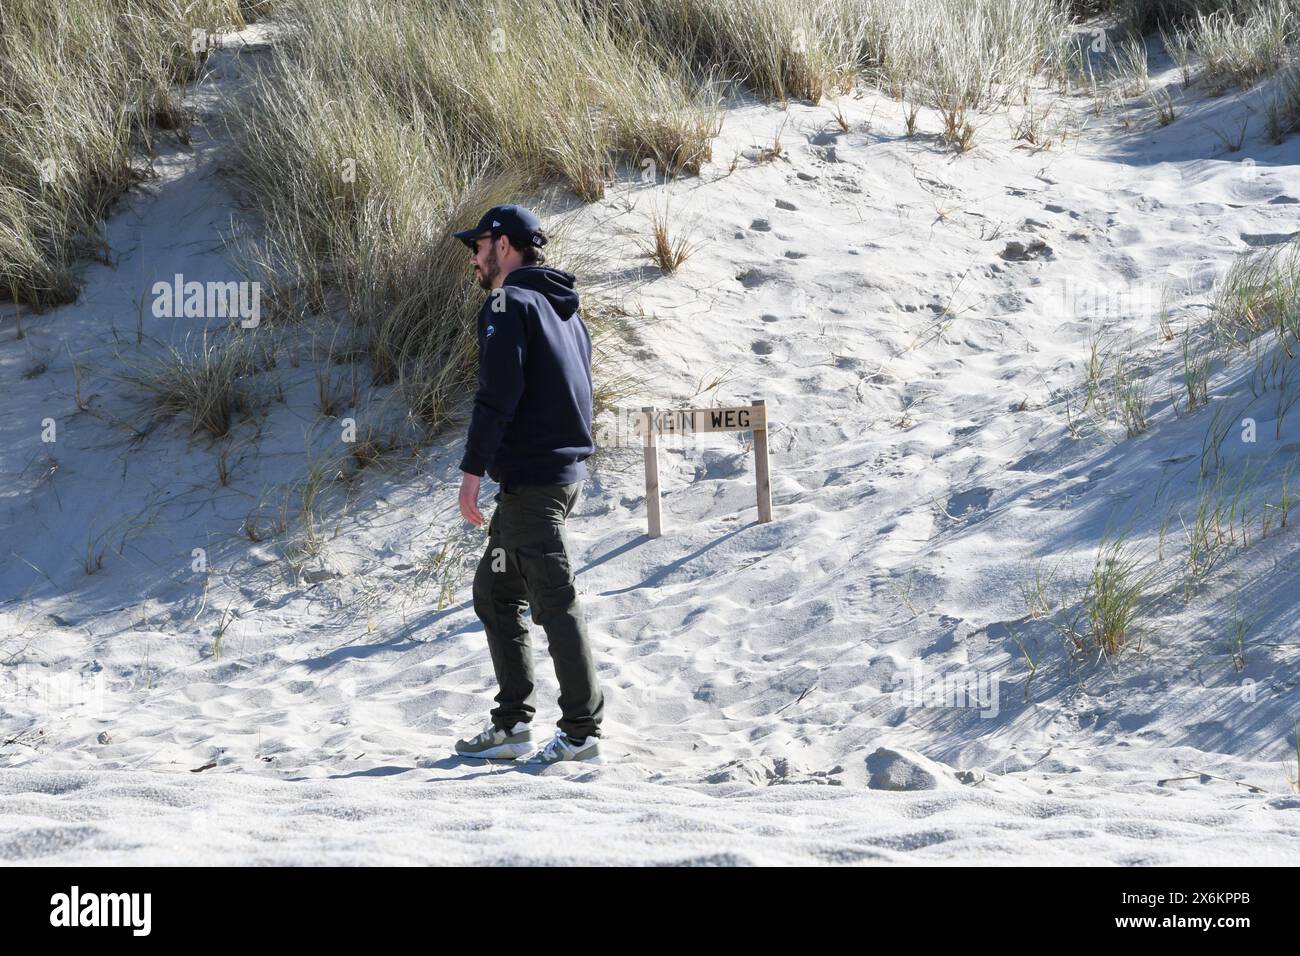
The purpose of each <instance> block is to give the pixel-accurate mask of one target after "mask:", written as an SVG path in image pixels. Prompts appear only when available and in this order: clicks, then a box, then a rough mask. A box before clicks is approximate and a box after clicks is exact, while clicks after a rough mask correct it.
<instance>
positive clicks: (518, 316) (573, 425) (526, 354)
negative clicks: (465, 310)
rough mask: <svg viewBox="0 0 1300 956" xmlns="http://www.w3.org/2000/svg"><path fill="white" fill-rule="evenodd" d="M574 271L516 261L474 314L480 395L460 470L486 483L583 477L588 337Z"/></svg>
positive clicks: (589, 446)
mask: <svg viewBox="0 0 1300 956" xmlns="http://www.w3.org/2000/svg"><path fill="white" fill-rule="evenodd" d="M573 280H574V277H573V274H572V273H570V272H563V271H561V270H559V269H553V268H551V267H550V266H520V267H519V268H517V269H514V270H513V271H511V272H510V274H509V275H507V276H506V278H505V282H504V284H503V285H502V286H501V288H499V289H496V290H493V291H492V292H490V293H488V297H487V299H486V301H484V303H483V307H482V308H481V309H479V314H478V349H479V363H478V392H477V393H476V394H475V396H474V412H473V415H472V417H471V418H470V424H469V436H468V437H467V438H466V440H465V455H464V457H463V458H462V459H461V463H460V470H461V471H464V472H468V473H469V474H471V475H480V476H481V475H482V474H483V473H484V471H486V472H487V474H488V476H489V477H490V478H492V479H493V480H494V481H497V482H501V483H506V484H512V485H514V484H520V485H567V484H571V483H572V482H575V481H578V480H579V479H582V478H585V477H586V476H587V466H586V464H585V463H584V462H585V461H586V459H587V458H588V457H590V456H591V453H592V452H594V451H595V450H596V446H595V444H594V443H593V442H592V436H591V417H592V403H591V336H590V335H589V334H588V332H587V326H586V325H585V324H584V323H583V321H582V317H581V316H580V315H579V314H578V292H577V290H576V289H575V288H574V287H573Z"/></svg>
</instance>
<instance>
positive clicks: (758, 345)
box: [749, 339, 772, 355]
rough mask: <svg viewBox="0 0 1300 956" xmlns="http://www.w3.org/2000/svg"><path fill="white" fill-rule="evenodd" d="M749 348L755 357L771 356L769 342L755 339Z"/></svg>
mask: <svg viewBox="0 0 1300 956" xmlns="http://www.w3.org/2000/svg"><path fill="white" fill-rule="evenodd" d="M749 348H750V350H751V351H752V352H753V353H754V354H755V355H771V354H772V343H771V342H769V341H768V340H767V339H756V340H755V341H753V342H751V343H750V346H749Z"/></svg>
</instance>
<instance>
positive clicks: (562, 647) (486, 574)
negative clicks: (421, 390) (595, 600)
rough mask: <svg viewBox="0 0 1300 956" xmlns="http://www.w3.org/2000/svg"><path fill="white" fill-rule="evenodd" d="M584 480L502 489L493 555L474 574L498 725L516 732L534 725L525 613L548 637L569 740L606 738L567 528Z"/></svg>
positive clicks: (492, 526)
mask: <svg viewBox="0 0 1300 956" xmlns="http://www.w3.org/2000/svg"><path fill="white" fill-rule="evenodd" d="M581 490H582V482H581V481H576V482H574V483H573V484H569V485H507V484H503V485H502V486H501V491H500V492H499V493H498V494H497V496H496V501H497V502H498V504H497V507H496V509H495V510H494V511H493V513H492V518H491V519H490V520H489V521H488V543H487V551H485V552H484V554H483V557H482V559H481V560H480V561H479V564H478V569H477V571H476V572H475V574H474V610H475V612H476V613H477V614H478V616H479V620H481V621H482V622H483V627H484V629H485V630H486V631H487V640H488V649H489V651H490V652H491V654H492V667H493V669H494V670H495V671H496V677H497V685H498V687H499V688H500V691H499V692H498V693H497V695H496V698H495V699H496V702H497V706H496V707H495V708H493V710H492V722H493V723H494V724H496V726H497V727H501V728H505V729H509V728H511V727H513V726H514V725H515V723H517V722H518V721H521V720H522V721H524V722H525V723H529V722H531V721H532V719H533V715H534V714H535V713H536V708H535V707H534V706H533V689H534V688H533V654H532V643H531V641H530V639H529V634H528V624H527V623H526V622H525V621H524V609H525V608H527V607H531V609H532V612H533V622H534V623H535V624H538V625H540V626H541V627H542V628H543V630H545V631H546V641H547V646H548V650H549V651H550V654H551V661H552V662H553V663H554V664H555V676H556V679H557V680H558V681H559V684H560V711H561V713H562V714H563V717H561V719H560V720H559V727H560V729H561V730H562V731H564V732H565V733H566V734H568V735H569V736H570V737H572V738H575V739H578V740H581V739H582V738H584V737H593V736H594V737H599V736H600V722H601V718H602V717H603V716H604V709H605V699H604V695H603V694H602V693H601V690H600V685H599V684H598V683H597V681H596V668H595V665H594V664H593V663H592V659H591V646H590V644H589V642H588V640H587V624H586V618H585V616H584V614H583V610H582V607H581V606H580V605H579V604H578V591H577V588H576V587H575V585H574V577H573V564H572V562H571V561H570V560H569V546H568V539H567V537H566V536H565V533H564V525H565V522H566V520H567V519H568V517H569V512H571V511H572V510H573V507H574V505H576V504H577V503H578V495H579V493H580V492H581Z"/></svg>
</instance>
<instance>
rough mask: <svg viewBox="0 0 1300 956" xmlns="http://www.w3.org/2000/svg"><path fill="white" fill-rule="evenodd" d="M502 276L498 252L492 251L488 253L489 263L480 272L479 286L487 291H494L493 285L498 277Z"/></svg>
mask: <svg viewBox="0 0 1300 956" xmlns="http://www.w3.org/2000/svg"><path fill="white" fill-rule="evenodd" d="M500 274H501V263H500V262H498V261H497V251H496V250H495V249H491V250H489V251H488V257H487V262H485V263H484V264H483V268H482V269H481V270H480V271H479V277H478V284H479V285H480V286H482V287H483V288H484V289H486V290H487V291H489V292H491V291H492V283H494V282H495V281H496V278H497V276H499V275H500Z"/></svg>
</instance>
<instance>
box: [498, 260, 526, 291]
mask: <svg viewBox="0 0 1300 956" xmlns="http://www.w3.org/2000/svg"><path fill="white" fill-rule="evenodd" d="M522 265H523V264H522V263H520V265H517V266H510V267H509V268H507V267H506V266H502V267H501V271H500V272H499V273H498V274H497V278H496V281H495V282H494V283H492V291H494V292H495V291H496V290H497V289H499V288H501V287H502V286H503V285H505V284H506V277H507V276H508V275H510V273H512V272H514V271H515V270H516V269H519V268H521V267H522Z"/></svg>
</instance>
